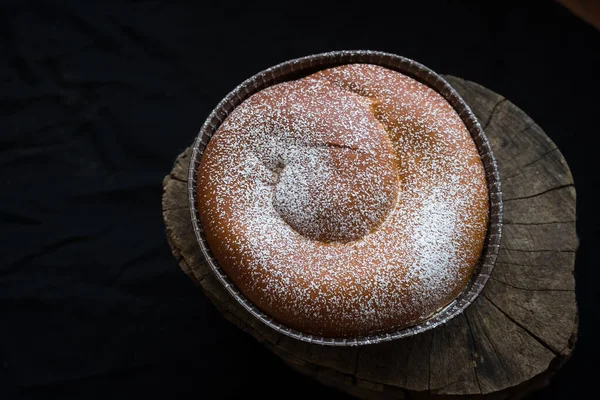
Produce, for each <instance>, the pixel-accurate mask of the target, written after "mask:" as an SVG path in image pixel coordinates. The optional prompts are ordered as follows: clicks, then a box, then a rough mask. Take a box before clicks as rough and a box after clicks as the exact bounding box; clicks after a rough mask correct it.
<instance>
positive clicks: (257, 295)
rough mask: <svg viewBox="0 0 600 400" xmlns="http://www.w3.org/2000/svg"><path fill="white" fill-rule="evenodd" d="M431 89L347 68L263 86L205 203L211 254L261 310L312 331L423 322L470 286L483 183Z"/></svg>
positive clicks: (206, 168)
mask: <svg viewBox="0 0 600 400" xmlns="http://www.w3.org/2000/svg"><path fill="white" fill-rule="evenodd" d="M478 157H479V156H478V154H477V151H476V148H475V145H474V144H473V143H472V140H471V138H470V136H469V134H468V132H467V130H466V128H465V127H464V125H463V124H462V121H461V120H460V118H459V117H458V115H456V113H455V112H454V110H453V109H452V108H451V107H450V106H449V105H448V104H447V103H446V102H445V101H444V100H443V99H442V98H441V96H439V95H437V94H436V93H435V92H433V91H432V90H431V89H429V88H427V87H425V86H424V85H422V84H420V83H418V82H416V81H414V80H412V79H410V78H408V77H406V76H403V75H401V74H398V73H395V72H392V71H389V70H386V69H384V68H381V67H376V66H373V65H349V66H344V67H338V68H333V69H330V70H326V71H322V72H319V73H317V74H315V75H312V76H310V77H308V78H305V79H302V80H299V81H294V82H288V83H283V84H280V85H276V86H273V87H271V88H268V89H265V90H263V91H262V92H260V93H258V94H256V95H254V96H252V97H251V98H249V99H248V100H246V101H245V102H244V103H243V104H242V105H240V106H239V107H237V108H236V109H235V110H234V112H233V113H232V114H231V115H230V116H229V117H228V119H227V120H226V121H225V122H224V123H223V124H222V125H221V127H220V128H219V130H218V131H217V133H216V134H215V136H214V137H213V138H212V139H211V141H210V143H209V145H208V147H207V149H206V151H205V153H204V155H203V158H202V162H201V165H200V169H199V176H198V185H199V186H198V190H199V192H198V194H199V196H198V202H199V210H200V216H201V220H202V225H203V227H204V229H205V232H206V234H207V240H208V242H209V245H210V247H211V250H212V252H213V254H215V256H216V257H217V260H218V262H219V264H220V265H221V267H222V268H223V269H224V270H225V271H226V272H227V273H228V275H229V276H230V277H231V278H232V280H233V281H234V283H235V284H236V285H237V286H238V288H239V289H240V290H241V291H242V292H243V293H244V295H245V296H246V297H248V298H249V299H251V300H252V301H253V302H254V303H255V304H256V305H257V306H258V307H259V308H261V309H262V310H263V311H265V312H266V313H267V314H269V315H272V316H273V317H275V318H276V319H278V320H279V321H280V322H282V323H284V324H285V325H288V326H290V327H292V328H295V329H297V330H300V331H304V332H308V333H315V334H322V335H326V336H355V335H364V334H369V333H374V332H380V331H384V330H392V329H397V328H399V327H402V326H405V325H409V324H414V323H417V322H419V321H420V320H422V319H423V318H426V317H427V316H429V315H430V314H431V313H433V312H435V311H437V310H439V309H440V308H442V307H443V306H444V305H446V304H447V303H448V302H450V301H451V300H452V299H453V298H454V297H455V296H456V295H457V294H458V293H459V292H460V291H461V290H462V288H464V286H465V285H466V282H467V280H468V278H469V276H470V273H471V272H472V269H473V267H474V265H475V263H476V261H477V259H478V257H479V252H480V251H481V247H482V245H483V237H484V235H485V226H486V222H487V197H486V189H485V178H484V174H483V169H482V166H481V162H480V160H479V158H478Z"/></svg>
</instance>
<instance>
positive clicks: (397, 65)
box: [188, 50, 502, 346]
mask: <svg viewBox="0 0 600 400" xmlns="http://www.w3.org/2000/svg"><path fill="white" fill-rule="evenodd" d="M353 63H368V64H376V65H380V66H382V67H385V68H388V69H391V70H394V71H398V72H400V73H403V74H405V75H407V76H409V77H411V78H413V79H415V80H417V81H419V82H421V83H424V84H426V85H427V86H429V87H431V88H432V89H434V90H435V91H436V92H438V93H439V94H440V95H442V96H443V97H444V98H445V99H446V100H447V101H448V102H449V103H450V105H451V106H452V107H453V108H454V109H455V110H456V112H457V113H458V115H459V116H460V118H461V119H462V120H463V122H464V123H465V125H466V127H467V129H468V130H469V132H470V134H471V137H472V138H473V141H474V142H475V144H476V146H477V149H478V151H479V154H480V156H481V160H482V162H483V166H484V169H485V174H486V178H487V187H488V193H489V204H490V210H489V221H488V227H487V234H486V239H485V242H484V247H483V251H482V253H481V256H480V259H479V263H478V264H477V266H476V267H475V269H474V271H473V275H472V276H471V280H470V281H469V283H468V285H467V287H466V288H465V290H464V291H463V292H462V293H461V294H460V295H459V296H458V297H457V298H456V299H455V300H454V301H453V302H451V303H450V304H449V305H447V306H446V307H444V308H443V309H442V310H440V311H438V312H436V313H435V314H433V315H432V316H430V317H429V318H428V319H427V320H425V321H423V322H421V323H419V324H416V325H413V326H409V327H405V328H402V329H400V330H396V331H393V332H387V333H382V334H376V335H371V336H362V337H356V338H333V337H320V336H314V335H309V334H305V333H302V332H299V331H296V330H293V329H290V328H288V327H286V326H285V325H283V324H280V323H279V322H277V321H275V320H274V319H273V318H271V317H269V316H268V315H266V314H264V313H263V312H262V311H261V310H259V309H258V308H257V307H256V306H255V305H254V304H252V303H251V302H250V301H249V300H248V299H247V298H246V297H245V296H244V295H243V294H242V293H241V292H240V291H239V290H238V289H237V288H236V287H235V285H234V284H233V282H232V281H231V280H230V279H229V277H228V276H227V275H226V273H225V272H224V271H223V270H222V269H221V267H219V265H218V264H217V261H216V260H215V258H214V257H213V255H212V253H211V251H210V248H209V247H208V243H207V242H206V238H205V237H204V231H203V229H202V226H201V224H200V219H199V215H198V205H197V201H196V190H197V181H196V179H197V173H198V165H199V164H200V159H201V157H202V153H203V151H204V149H205V148H206V145H207V143H208V141H209V140H210V138H211V137H212V135H213V134H214V133H215V132H216V131H217V129H218V128H219V126H220V124H221V123H222V122H223V121H224V120H225V118H227V116H228V115H229V114H230V113H231V111H232V110H233V109H234V108H235V107H237V106H238V105H240V104H241V103H242V102H243V101H244V100H245V99H247V98H248V97H250V96H252V95H253V94H254V93H257V92H258V91H260V90H262V89H264V88H266V87H269V86H272V85H274V84H277V83H280V82H284V81H290V80H294V79H298V78H301V77H303V76H307V75H310V74H311V73H314V72H317V71H319V70H322V69H327V68H331V67H335V66H339V65H344V64H353ZM188 199H189V204H190V211H191V218H192V225H193V227H194V232H195V234H196V238H197V240H198V244H199V245H200V250H201V251H202V254H203V256H204V259H205V261H206V263H207V264H208V265H209V267H210V269H211V270H212V272H213V273H214V274H215V275H216V277H217V278H218V280H219V281H220V282H221V284H223V286H224V287H225V289H227V291H228V292H229V293H230V294H231V295H232V296H233V298H234V299H235V300H236V301H237V302H238V303H240V304H241V305H242V306H243V307H244V308H245V309H246V310H248V312H250V314H252V315H253V316H254V317H256V318H258V319H259V320H260V321H262V322H263V323H264V324H266V325H268V326H269V327H271V328H272V329H275V330H276V331H278V332H280V333H282V334H284V335H287V336H291V337H293V338H296V339H298V340H302V341H305V342H310V343H314V344H319V345H330V346H357V345H365V344H373V343H380V342H385V341H389V340H394V339H399V338H403V337H407V336H412V335H416V334H418V333H421V332H424V331H426V330H429V329H433V328H435V327H436V326H439V325H441V324H443V323H445V322H448V321H449V320H450V319H452V318H454V317H456V316H457V315H459V314H460V313H462V312H463V311H464V310H465V309H466V308H467V307H468V306H469V304H471V303H472V302H473V301H474V300H475V298H476V297H477V296H478V295H479V293H481V291H482V290H483V287H484V286H485V284H486V282H487V281H488V279H489V277H490V275H491V273H492V270H493V268H494V263H495V262H496V258H497V256H498V250H499V247H500V238H501V232H502V191H501V187H500V176H499V173H498V166H497V165H496V160H495V158H494V155H493V153H492V149H491V148H490V145H489V142H488V140H487V138H486V136H485V134H484V132H483V129H482V128H481V125H480V124H479V122H478V121H477V118H476V117H475V115H473V112H472V111H471V109H470V108H469V106H468V105H467V104H466V103H465V102H464V100H463V99H462V98H461V97H460V96H459V95H458V93H456V91H455V90H454V89H453V88H452V86H450V84H449V83H448V82H446V81H445V80H444V79H443V78H442V77H440V76H439V75H438V74H436V73H435V72H433V71H432V70H430V69H429V68H427V67H425V66H423V65H421V64H419V63H417V62H415V61H413V60H410V59H408V58H405V57H401V56H397V55H395V54H389V53H382V52H377V51H368V50H357V51H335V52H329V53H322V54H315V55H311V56H307V57H302V58H297V59H294V60H290V61H286V62H284V63H282V64H278V65H275V66H273V67H271V68H268V69H266V70H264V71H262V72H260V73H258V74H256V75H254V76H253V77H251V78H250V79H248V80H246V81H244V82H243V83H242V84H240V85H239V86H238V87H236V88H235V89H234V90H233V91H232V92H231V93H229V94H228V95H227V96H226V97H225V98H224V99H223V100H221V102H220V103H219V104H218V105H217V107H216V108H215V109H214V110H213V111H212V113H211V114H210V115H209V117H208V119H207V120H206V122H205V123H204V125H203V126H202V129H200V133H199V134H198V137H197V138H196V140H195V142H194V146H193V149H192V157H191V161H190V168H189V177H188Z"/></svg>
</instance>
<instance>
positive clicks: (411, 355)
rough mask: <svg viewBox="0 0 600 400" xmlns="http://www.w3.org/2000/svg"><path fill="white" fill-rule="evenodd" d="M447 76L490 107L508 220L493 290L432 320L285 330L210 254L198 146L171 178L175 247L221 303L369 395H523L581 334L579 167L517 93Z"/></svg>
mask: <svg viewBox="0 0 600 400" xmlns="http://www.w3.org/2000/svg"><path fill="white" fill-rule="evenodd" d="M445 78H446V79H447V80H448V82H449V83H450V84H451V85H452V86H453V87H454V88H455V89H456V90H457V91H458V93H459V94H460V95H461V96H462V97H463V99H464V100H465V101H466V102H467V103H468V104H469V106H470V107H471V109H472V110H473V112H474V113H475V115H476V116H477V118H478V119H479V121H480V123H481V125H482V127H483V128H484V130H485V133H486V135H487V137H488V139H489V141H490V145H491V147H492V149H493V151H494V154H495V156H496V159H497V162H498V167H499V169H500V176H501V181H502V189H503V193H504V230H503V238H502V244H501V247H500V253H499V255H498V259H497V262H496V266H495V268H494V272H493V274H492V276H491V278H490V280H489V282H488V283H487V285H486V287H485V289H484V290H483V292H482V294H481V295H480V296H479V297H478V298H477V299H476V300H475V301H474V302H473V304H471V306H469V307H468V308H467V310H466V311H465V312H464V313H463V314H461V315H460V316H458V317H456V318H454V319H453V320H451V321H450V322H448V323H447V324H445V325H442V326H440V327H438V328H435V329H433V330H430V331H427V332H424V333H422V334H419V335H416V336H412V337H408V338H404V339H399V340H395V341H391V342H386V343H381V344H377V345H367V346H360V347H341V348H340V347H329V346H319V345H314V344H309V343H305V342H301V341H298V340H295V339H292V338H290V337H287V336H284V335H282V334H279V333H277V332H276V331H274V330H272V329H271V328H269V327H267V326H265V325H263V324H262V323H261V322H260V321H258V320H257V319H255V318H254V317H253V316H252V315H250V314H249V313H248V312H247V311H246V310H245V309H244V308H243V307H242V306H241V305H239V304H238V303H237V302H236V301H235V300H234V299H233V298H232V297H231V296H230V295H229V293H228V292H227V291H226V290H225V289H224V288H223V287H222V286H221V284H220V283H219V282H218V280H217V278H216V277H215V276H214V275H213V274H212V272H211V271H210V269H209V267H208V266H207V265H205V264H204V263H203V260H202V254H201V252H200V249H199V245H198V243H197V242H196V237H195V235H194V231H193V229H192V224H191V220H190V211H189V205H188V197H187V177H188V165H189V160H190V156H191V148H188V149H187V150H186V151H185V152H183V153H182V154H181V155H180V156H179V157H178V158H177V160H176V162H175V165H174V167H173V170H172V172H171V173H170V174H169V175H168V176H167V177H165V179H164V182H163V185H164V192H163V199H162V206H163V217H164V220H165V224H166V232H167V237H168V240H169V244H170V245H171V248H172V250H173V255H174V256H175V258H176V259H177V260H178V262H179V265H180V267H181V269H182V270H183V271H184V272H185V273H186V274H187V275H188V276H189V277H190V278H191V279H192V280H193V281H194V282H196V283H197V284H198V285H199V286H200V287H202V289H203V290H204V292H205V293H206V294H207V295H208V297H209V298H210V299H211V300H212V302H213V303H214V304H215V306H216V307H217V308H218V310H219V311H220V312H221V313H222V314H223V315H224V316H225V317H226V318H227V319H228V320H230V321H231V322H233V323H234V324H235V325H237V326H239V327H240V328H242V329H243V330H245V331H247V332H248V333H250V334H251V335H252V336H254V337H255V338H256V339H257V340H259V341H260V342H261V343H263V344H264V345H265V346H266V347H267V348H268V349H269V350H271V351H273V352H274V353H276V354H277V355H278V356H280V357H281V358H282V359H283V360H285V361H286V362H287V363H288V364H289V365H291V366H292V367H294V368H295V369H297V370H299V371H301V372H303V373H306V374H309V375H311V376H313V377H314V378H315V379H317V380H318V381H320V382H322V383H324V384H327V385H331V386H335V387H337V388H339V389H341V390H343V391H346V392H348V393H350V394H353V395H355V396H357V397H360V398H365V399H367V398H368V399H421V398H431V399H445V398H456V399H458V398H465V399H467V398H468V399H509V398H510V399H513V398H521V397H523V396H524V395H526V394H527V393H529V392H531V391H532V390H535V389H537V388H540V387H543V386H544V385H546V384H547V383H548V381H549V378H551V376H552V375H553V374H554V373H555V372H556V371H557V370H558V369H559V368H560V367H561V366H562V364H563V363H564V362H565V361H566V360H567V358H568V357H569V356H570V354H571V352H572V350H573V347H574V345H575V340H576V337H577V304H576V300H575V282H574V276H573V272H574V271H573V270H574V264H575V252H576V250H577V247H578V239H577V235H576V230H575V187H574V184H573V178H572V176H571V173H570V171H569V167H568V166H567V164H566V162H565V160H564V158H563V157H562V155H561V153H560V151H559V150H558V148H557V147H556V145H555V144H554V143H553V142H552V141H551V140H550V139H549V138H548V137H547V136H546V135H545V134H544V132H543V131H542V130H541V129H540V127H539V126H537V125H536V124H535V122H533V121H532V120H531V119H530V118H529V117H528V116H527V115H526V114H525V113H524V112H523V111H521V110H520V109H519V108H517V107H516V106H515V105H514V104H512V103H511V102H510V101H508V100H507V99H505V98H503V97H502V96H500V95H498V94H496V93H494V92H492V91H490V90H489V89H486V88H484V87H482V86H480V85H478V84H476V83H473V82H469V81H465V80H462V79H460V78H456V77H451V76H446V77H445Z"/></svg>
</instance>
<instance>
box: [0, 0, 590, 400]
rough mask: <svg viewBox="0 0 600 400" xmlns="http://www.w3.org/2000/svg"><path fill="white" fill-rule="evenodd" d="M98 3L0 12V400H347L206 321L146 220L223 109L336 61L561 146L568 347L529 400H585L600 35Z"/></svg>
mask: <svg viewBox="0 0 600 400" xmlns="http://www.w3.org/2000/svg"><path fill="white" fill-rule="evenodd" d="M104 3H105V2H99V1H98V2H93V1H71V2H62V1H60V2H58V1H57V2H28V1H17V2H3V3H2V5H1V6H0V68H1V69H0V116H1V124H0V188H1V189H0V191H1V196H0V221H1V229H0V244H1V246H2V247H1V248H0V250H1V251H0V260H1V262H0V339H1V344H2V346H1V347H0V398H1V399H13V398H14V399H21V398H24V399H25V398H27V399H28V398H59V399H63V398H65V399H66V398H74V399H80V398H86V399H96V398H98V399H104V398H111V399H121V398H123V399H125V398H137V397H141V396H156V397H158V396H169V398H180V399H188V398H189V399H192V398H212V397H218V398H235V397H240V396H250V397H254V396H262V397H263V398H273V399H275V398H282V397H284V398H289V397H293V398H304V397H308V396H314V397H317V398H320V397H325V396H328V397H330V398H346V396H345V395H343V394H341V393H338V392H336V391H334V390H333V389H329V388H325V387H323V386H321V385H319V384H317V383H314V382H313V381H311V380H310V379H308V378H306V377H304V376H301V375H299V374H297V373H295V372H293V371H292V370H291V369H289V368H287V367H285V366H284V364H283V363H282V362H281V361H279V359H277V358H276V357H275V356H273V355H272V354H270V353H269V352H268V351H266V350H264V349H263V348H262V347H261V346H260V345H259V344H258V343H256V342H255V341H254V340H253V339H252V338H250V337H249V336H248V335H246V334H244V333H243V332H241V331H240V330H238V329H236V328H235V327H234V326H233V325H230V324H229V323H228V322H226V321H225V320H224V319H223V318H222V317H221V316H220V315H219V314H218V313H217V312H216V310H215V309H214V308H213V306H212V305H211V304H210V303H209V301H208V300H207V299H206V298H205V297H204V295H203V294H202V292H201V290H199V289H197V288H196V287H195V286H194V285H193V284H192V283H191V281H189V280H188V278H187V277H186V276H185V275H184V274H183V273H182V272H181V271H180V270H179V269H178V267H177V264H176V262H175V260H174V259H173V257H172V256H171V253H170V250H169V248H168V245H167V243H166V240H165V235H164V227H163V222H162V218H161V206H160V196H161V181H162V178H163V176H164V175H166V174H167V173H168V172H169V170H170V168H171V166H172V162H173V160H174V158H175V157H176V156H177V154H178V153H179V152H180V151H182V150H183V149H185V147H186V146H188V145H189V144H190V143H191V142H192V140H193V138H194V136H195V134H196V133H197V131H198V130H199V128H200V126H201V124H202V123H203V121H204V119H205V118H206V116H207V115H208V113H209V112H210V111H211V110H212V108H213V107H214V106H215V105H216V104H217V102H218V101H219V100H220V99H221V98H222V97H223V96H224V95H225V94H226V93H228V91H230V90H231V89H232V88H233V87H235V86H236V85H237V84H238V83H240V82H241V81H242V80H244V79H246V78H248V77H249V76H251V75H252V74H254V73H256V72H258V71H260V70H262V69H264V68H266V67H269V66H271V65H273V64H275V63H278V62H281V61H284V60H287V59H290V58H294V57H298V56H303V55H307V54H311V53H316V52H322V51H327V50H335V49H374V50H383V51H388V52H393V53H397V54H401V55H404V56H407V57H410V58H413V59H415V60H417V61H420V62H422V63H424V64H425V65H427V66H429V67H430V68H432V69H434V70H435V71H438V72H440V73H448V74H453V75H457V76H460V77H463V78H466V79H469V80H473V81H475V82H478V83H480V84H483V85H485V86H487V87H489V88H490V89H492V90H494V91H496V92H498V93H500V94H502V95H504V96H506V97H507V98H508V99H510V100H511V101H513V102H514V103H515V104H517V105H518V106H519V107H521V108H522V109H523V110H524V111H525V112H527V113H528V114H529V115H530V116H531V117H532V118H533V119H534V120H535V121H536V122H538V124H539V125H540V126H541V127H542V128H543V129H544V130H545V131H546V132H547V134H548V135H549V136H550V137H551V138H552V139H553V140H554V141H555V142H556V143H557V144H558V146H559V148H560V149H561V150H562V152H563V154H564V156H565V157H566V159H567V161H568V162H569V165H570V166H571V168H572V171H573V174H574V177H575V182H576V188H577V191H578V233H579V236H580V239H581V248H580V250H579V252H578V255H577V266H576V279H577V299H578V301H579V306H580V313H581V322H580V331H581V335H580V338H579V342H578V345H577V347H576V351H575V354H574V355H573V357H572V359H571V360H570V361H569V363H568V364H567V365H566V366H565V367H564V369H563V370H562V371H561V372H560V373H559V374H558V376H557V377H556V379H555V380H554V382H553V383H552V385H551V386H550V387H549V388H547V389H545V390H544V391H542V392H540V393H538V394H537V395H536V396H535V397H534V398H536V399H559V398H563V397H566V396H567V395H568V396H570V397H571V396H572V395H573V393H574V392H576V393H579V395H577V396H575V398H587V396H586V395H584V394H583V393H585V392H586V391H588V390H592V389H594V387H595V385H596V382H595V379H596V378H597V376H598V373H599V372H600V371H599V369H598V366H597V365H598V363H597V360H598V358H599V356H600V346H599V344H598V340H597V339H596V338H595V336H596V335H595V332H596V331H595V330H594V326H595V325H596V324H597V323H598V322H599V320H600V315H599V313H598V311H597V307H598V305H599V301H598V297H599V296H598V292H597V291H596V290H595V286H596V282H597V281H598V278H599V272H598V263H597V261H595V260H594V257H595V256H594V253H595V251H596V249H597V247H598V239H599V237H598V236H599V235H598V232H599V231H598V227H597V226H598V225H597V224H598V218H597V210H596V208H595V206H596V204H597V202H596V201H595V199H594V194H595V193H594V189H595V188H596V187H598V184H599V183H600V181H599V179H598V168H597V167H596V165H597V159H598V156H597V154H596V153H597V150H596V149H597V147H596V146H597V145H598V144H599V141H598V134H599V133H600V132H598V115H599V113H600V109H599V106H600V101H599V100H598V92H599V89H600V80H599V79H598V76H597V74H598V73H600V33H599V32H598V31H596V30H594V29H593V28H592V27H590V26H588V25H586V24H585V23H583V22H581V21H580V20H578V19H577V18H576V17H574V16H573V15H571V14H570V13H569V12H568V11H566V10H564V9H563V8H562V7H560V6H558V5H556V4H554V3H553V2H544V3H539V4H537V5H534V4H533V3H529V4H528V6H527V7H524V6H523V5H522V3H520V2H516V1H499V2H494V5H493V6H488V7H486V8H484V7H483V6H482V5H477V3H479V2H472V4H465V3H464V2H463V3H462V4H461V3H458V2H450V3H448V2H435V3H430V2H425V3H423V4H421V5H416V4H413V3H417V2H411V3H401V2H395V7H394V8H388V7H384V6H382V5H377V4H375V3H372V4H367V5H365V4H360V3H358V2H347V3H346V4H344V5H338V6H336V7H325V5H324V4H323V3H321V4H316V5H309V4H307V3H302V4H298V3H292V4H289V5H284V4H283V2H282V3H281V4H279V5H278V6H272V5H271V6H267V5H259V4H250V3H247V2H244V1H239V2H235V1H229V2H228V5H226V6H224V5H222V4H220V3H221V2H217V1H215V2H213V4H204V5H200V3H199V2H160V1H148V2H132V3H128V4H113V3H111V4H104ZM594 74H596V75H594ZM217 393H218V394H217Z"/></svg>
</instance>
